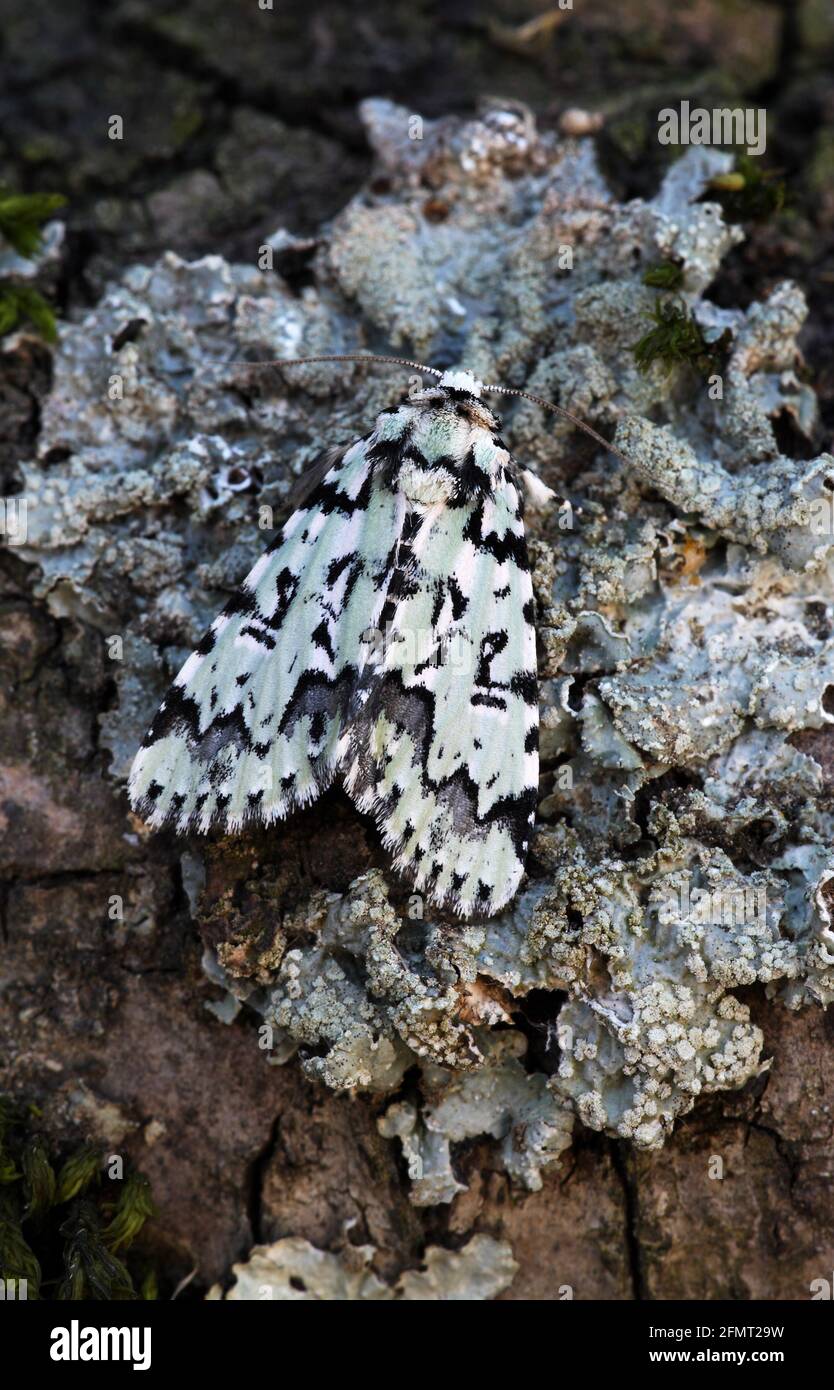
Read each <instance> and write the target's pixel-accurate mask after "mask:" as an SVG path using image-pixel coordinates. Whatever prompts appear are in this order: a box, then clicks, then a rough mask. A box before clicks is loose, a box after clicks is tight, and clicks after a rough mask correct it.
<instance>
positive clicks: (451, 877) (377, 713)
mask: <svg viewBox="0 0 834 1390" xmlns="http://www.w3.org/2000/svg"><path fill="white" fill-rule="evenodd" d="M412 515H414V513H412ZM421 523H422V524H421ZM416 526H417V527H418V528H419V529H417V530H416V532H415V542H414V546H413V550H414V552H415V553H414V555H413V558H412V560H411V562H410V565H409V569H408V574H407V576H406V587H407V588H408V590H409V592H408V593H407V594H406V595H405V596H404V597H403V598H401V599H400V601H399V602H398V603H397V605H396V609H395V612H394V614H393V618H392V622H391V624H390V628H389V630H388V632H387V633H386V641H385V645H384V657H383V660H382V661H381V662H380V663H379V665H378V667H377V668H374V669H373V670H372V671H371V672H370V673H369V674H367V673H366V674H365V675H364V676H363V678H362V679H361V680H360V684H359V687H358V690H357V694H356V696H355V697H354V701H353V702H352V705H351V712H350V716H349V719H348V725H347V728H346V730H345V732H344V734H343V736H342V740H341V744H340V756H339V760H340V763H342V765H343V767H344V772H345V785H346V787H347V789H348V791H349V792H350V793H351V795H352V796H353V797H354V798H355V800H356V801H357V803H358V805H359V806H360V807H361V809H362V810H366V811H369V812H370V813H372V814H373V815H374V817H375V819H376V820H377V823H378V824H379V827H380V830H381V833H382V836H383V839H384V841H385V843H386V844H387V845H388V847H389V848H392V849H393V850H394V851H395V853H396V857H395V860H394V863H395V867H396V868H398V869H400V870H401V871H403V872H405V873H407V874H408V876H409V877H410V878H413V880H414V882H415V884H416V886H417V887H418V888H419V889H421V890H424V891H426V892H427V893H428V895H429V896H430V897H431V898H432V899H433V900H434V901H435V902H441V903H448V904H450V905H451V906H453V907H454V909H455V910H456V911H458V912H460V913H461V914H462V915H465V916H469V915H471V914H472V913H474V912H479V913H484V914H492V913H494V912H496V911H498V910H499V909H500V908H501V907H503V906H504V904H505V903H506V902H508V901H509V899H510V898H511V897H512V896H513V895H514V893H515V892H516V890H517V888H518V885H519V882H520V880H521V877H522V874H523V872H524V860H525V857H526V853H527V848H528V843H529V840H530V835H531V830H532V823H533V819H534V813H535V806H536V799H537V793H538V695H537V685H536V649H535V627H534V623H533V616H534V613H533V591H532V583H531V579H530V573H529V570H528V568H527V557H526V548H525V544H524V530H523V522H522V520H521V513H520V507H519V497H518V492H517V489H516V487H515V485H514V483H513V482H511V481H510V480H509V479H508V478H506V477H504V478H503V479H500V480H498V481H497V483H496V487H495V492H494V494H493V496H492V497H491V498H486V499H485V500H484V501H483V502H482V503H480V504H475V505H474V506H472V507H468V508H460V509H453V508H449V507H445V508H443V509H442V510H441V511H440V512H439V514H438V515H435V516H430V515H424V516H423V517H421V516H420V513H419V511H418V512H417V514H416ZM417 552H419V553H417ZM426 633H430V634H432V636H433V641H432V642H431V644H430V646H429V650H428V653H427V654H426V645H427V644H426V643H425V642H424V641H423V642H421V636H422V635H423V634H426Z"/></svg>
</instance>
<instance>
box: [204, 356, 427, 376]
mask: <svg viewBox="0 0 834 1390" xmlns="http://www.w3.org/2000/svg"><path fill="white" fill-rule="evenodd" d="M311 362H391V363H394V365H396V366H398V367H413V368H414V369H415V371H418V372H428V373H429V375H430V376H442V375H443V373H442V372H441V371H438V369H437V367H427V366H426V364H425V362H412V361H411V359H410V358H408V357H382V356H379V355H377V354H376V353H372V352H327V353H323V354H322V355H320V356H316V357H274V358H272V359H267V360H266V361H263V362H208V363H206V366H210V367H225V368H226V369H227V370H228V369H231V370H232V371H249V370H250V369H251V368H252V367H304V366H306V365H307V364H308V363H311Z"/></svg>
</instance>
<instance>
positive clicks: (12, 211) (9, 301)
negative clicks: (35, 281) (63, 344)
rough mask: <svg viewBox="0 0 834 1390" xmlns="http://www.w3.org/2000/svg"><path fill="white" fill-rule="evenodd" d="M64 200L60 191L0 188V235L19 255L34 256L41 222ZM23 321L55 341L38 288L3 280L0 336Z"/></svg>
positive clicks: (40, 243) (49, 315)
mask: <svg viewBox="0 0 834 1390" xmlns="http://www.w3.org/2000/svg"><path fill="white" fill-rule="evenodd" d="M65 203H66V198H65V197H64V195H63V194H62V193H10V192H9V191H8V189H6V188H0V237H2V238H4V239H5V240H6V241H7V242H8V243H9V245H10V246H12V247H13V248H14V250H15V251H16V252H17V254H18V255H19V256H26V257H32V256H36V255H37V254H38V252H39V251H40V250H41V247H42V246H43V234H42V232H41V226H42V224H43V223H44V222H46V221H47V220H48V219H49V218H50V217H51V216H52V214H53V213H55V212H57V211H58V209H59V208H62V207H63V206H64V204H65ZM25 321H28V322H29V323H31V324H32V325H33V326H34V327H35V328H36V329H37V330H38V332H39V333H40V334H42V336H43V337H44V338H46V339H47V341H48V342H50V343H52V342H54V341H55V338H56V337H57V330H56V327H55V314H54V312H53V310H52V308H51V307H50V305H49V303H48V302H47V300H46V299H44V297H43V295H42V294H41V293H40V291H39V290H36V289H35V288H34V287H33V286H32V285H23V284H19V283H18V282H17V281H7V282H6V283H4V284H2V285H0V338H2V337H3V336H4V335H5V334H6V333H11V332H12V331H13V330H14V329H15V328H18V327H19V325H20V324H21V323H23V322H25Z"/></svg>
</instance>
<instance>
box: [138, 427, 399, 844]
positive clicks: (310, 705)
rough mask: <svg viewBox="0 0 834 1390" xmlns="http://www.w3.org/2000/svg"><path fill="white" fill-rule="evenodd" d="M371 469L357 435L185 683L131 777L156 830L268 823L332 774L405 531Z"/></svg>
mask: <svg viewBox="0 0 834 1390" xmlns="http://www.w3.org/2000/svg"><path fill="white" fill-rule="evenodd" d="M372 471H373V470H372V466H371V462H370V460H369V458H368V454H367V443H366V441H359V442H358V443H356V444H354V445H353V446H352V447H351V448H350V449H348V451H347V452H346V453H345V455H344V457H343V459H342V460H341V461H340V462H339V463H337V464H336V465H334V466H333V467H332V468H331V469H330V471H329V472H328V473H327V474H326V476H325V478H324V480H323V482H322V483H321V484H320V486H319V488H318V489H317V490H316V492H315V493H314V495H313V498H312V499H311V502H310V505H309V506H308V507H305V508H302V509H301V510H299V511H297V512H295V513H294V514H293V516H291V517H290V519H289V521H288V522H287V524H286V526H285V527H284V530H283V532H282V534H281V537H280V538H279V540H278V541H276V542H275V543H274V545H273V546H271V547H270V549H269V550H268V551H267V552H266V554H264V555H263V556H262V557H261V558H260V560H258V562H257V564H256V565H255V566H254V568H253V569H252V570H251V572H250V574H249V575H248V577H247V578H246V579H245V580H244V582H243V585H242V587H241V589H240V591H239V593H238V594H237V595H236V596H235V598H233V599H232V601H231V602H230V603H229V604H228V605H227V607H226V608H225V609H224V611H223V612H222V613H221V614H220V615H219V617H217V618H216V619H215V621H214V623H213V624H212V626H211V628H210V629H209V631H208V632H207V634H206V636H205V637H204V638H203V641H202V642H201V643H200V645H199V647H198V648H197V650H196V651H195V652H193V653H192V655H191V656H190V657H189V658H188V660H187V661H186V663H185V665H184V666H183V668H182V670H181V671H180V673H179V675H178V676H177V677H176V679H175V681H174V683H173V685H172V686H171V689H170V690H169V692H168V695H167V696H166V699H165V701H164V703H163V704H162V706H161V708H160V710H159V712H158V714H157V716H156V719H155V720H154V722H153V725H152V726H151V729H150V732H149V734H148V736H147V738H146V740H145V743H144V745H143V747H142V748H141V749H140V751H139V753H138V754H137V757H136V759H135V761H134V764H133V768H132V770H131V775H130V782H129V788H128V789H129V794H130V798H131V802H132V804H133V805H134V807H135V808H136V809H137V810H138V811H139V812H140V813H141V814H142V815H143V816H144V818H145V819H146V820H148V821H149V823H150V824H151V825H154V826H159V825H162V824H163V822H165V821H167V820H173V821H174V822H175V823H176V825H177V828H178V829H179V830H180V831H185V830H187V829H196V830H200V831H206V830H208V828H209V826H210V825H212V824H222V825H225V827H226V828H227V829H229V830H234V829H237V828H238V827H240V826H241V825H242V824H243V823H244V821H245V820H247V819H248V818H249V817H257V818H258V819H261V820H264V821H267V822H268V821H272V820H275V819H278V818H280V817H282V816H285V815H287V814H288V812H289V811H291V810H292V809H293V808H295V807H296V806H302V805H304V804H305V803H306V802H309V801H311V800H313V799H314V798H315V797H316V796H318V795H319V793H320V792H321V791H322V790H323V789H324V788H325V787H326V786H327V785H328V784H329V783H330V782H331V781H332V779H333V775H334V772H335V762H336V748H337V742H338V738H339V735H340V733H341V728H342V715H343V711H344V709H345V706H346V704H347V701H348V699H349V696H350V691H351V689H352V687H353V685H354V683H355V679H356V673H357V672H356V662H357V658H358V653H359V652H360V651H361V640H362V633H363V630H364V629H365V628H366V627H367V625H368V619H369V614H370V613H372V611H373V608H374V605H375V604H376V603H377V601H378V594H379V588H380V584H381V582H383V581H382V576H383V575H384V571H385V563H386V558H387V555H388V552H389V550H390V546H391V541H392V533H393V530H394V526H395V518H396V500H395V498H394V496H393V495H392V494H390V493H387V492H386V491H384V490H382V489H378V488H374V487H373V486H372Z"/></svg>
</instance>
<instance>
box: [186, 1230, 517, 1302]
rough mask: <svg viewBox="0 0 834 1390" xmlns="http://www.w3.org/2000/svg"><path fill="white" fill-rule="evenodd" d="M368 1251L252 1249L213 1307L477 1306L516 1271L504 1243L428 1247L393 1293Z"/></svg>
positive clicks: (293, 1243)
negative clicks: (243, 1304) (221, 1302)
mask: <svg viewBox="0 0 834 1390" xmlns="http://www.w3.org/2000/svg"><path fill="white" fill-rule="evenodd" d="M375 1254H376V1251H375V1250H374V1247H373V1246H372V1245H349V1244H345V1245H344V1247H343V1249H342V1250H341V1251H340V1252H339V1253H338V1254H332V1253H330V1252H329V1251H326V1250H317V1249H316V1247H315V1246H314V1245H311V1244H310V1242H309V1241H307V1240H300V1239H299V1238H297V1237H295V1236H288V1237H285V1238H284V1239H283V1240H276V1241H275V1242H274V1243H273V1244H272V1245H256V1246H255V1248H254V1249H253V1250H252V1251H251V1252H250V1255H249V1258H248V1260H246V1262H245V1263H243V1264H236V1265H233V1267H232V1272H233V1274H234V1276H235V1282H234V1283H233V1284H232V1286H231V1288H230V1289H229V1291H228V1292H227V1293H226V1294H225V1295H224V1294H223V1292H222V1288H221V1286H220V1285H219V1284H215V1285H214V1287H213V1288H212V1289H210V1290H209V1293H208V1295H207V1297H208V1298H209V1299H211V1300H212V1301H216V1300H219V1299H221V1298H223V1297H225V1298H226V1299H228V1300H231V1301H232V1302H254V1301H263V1300H269V1301H271V1300H276V1301H282V1302H283V1301H287V1302H292V1301H294V1302H316V1301H326V1302H354V1303H355V1302H364V1303H386V1302H388V1303H392V1302H401V1303H428V1302H462V1301H464V1302H468V1303H479V1302H483V1301H484V1300H487V1299H491V1298H495V1297H496V1295H497V1294H499V1293H503V1291H504V1289H506V1288H509V1286H510V1284H511V1283H512V1281H513V1278H514V1277H515V1274H516V1271H517V1270H518V1265H517V1264H516V1262H515V1260H514V1259H513V1255H512V1250H511V1249H510V1247H509V1245H508V1244H507V1242H506V1241H502V1240H494V1239H493V1238H492V1236H485V1235H480V1236H473V1237H472V1239H471V1240H469V1241H468V1242H467V1244H466V1245H464V1246H463V1248H462V1249H461V1250H444V1249H443V1248H442V1247H441V1246H438V1245H430V1246H429V1247H428V1249H427V1250H426V1252H425V1255H424V1256H423V1261H422V1263H423V1268H422V1269H409V1270H405V1271H404V1273H403V1274H401V1275H400V1277H399V1279H398V1280H397V1281H396V1283H395V1284H394V1285H393V1286H392V1285H389V1284H386V1283H384V1282H383V1281H382V1280H381V1279H380V1278H378V1277H377V1275H376V1274H374V1272H373V1269H372V1268H371V1265H372V1261H373V1258H374V1255H375Z"/></svg>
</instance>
